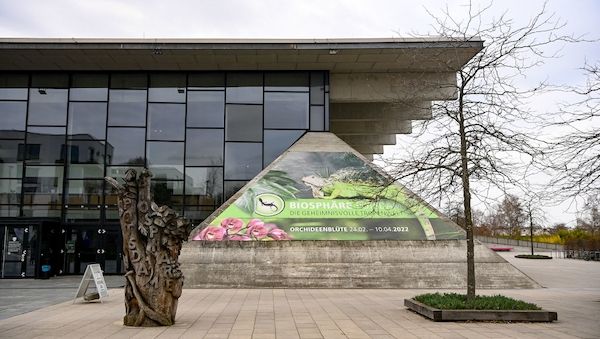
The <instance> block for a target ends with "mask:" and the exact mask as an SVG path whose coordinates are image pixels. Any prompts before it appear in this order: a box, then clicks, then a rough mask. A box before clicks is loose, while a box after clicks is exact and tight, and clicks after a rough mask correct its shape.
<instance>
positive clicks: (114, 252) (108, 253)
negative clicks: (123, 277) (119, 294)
mask: <svg viewBox="0 0 600 339" xmlns="http://www.w3.org/2000/svg"><path fill="white" fill-rule="evenodd" d="M102 231H103V233H102V248H101V251H100V255H101V257H102V261H103V263H104V264H102V263H101V266H102V269H103V270H104V273H105V274H122V273H124V271H123V250H122V247H123V245H122V243H123V236H122V235H121V228H120V226H118V225H117V226H106V229H103V230H102Z"/></svg>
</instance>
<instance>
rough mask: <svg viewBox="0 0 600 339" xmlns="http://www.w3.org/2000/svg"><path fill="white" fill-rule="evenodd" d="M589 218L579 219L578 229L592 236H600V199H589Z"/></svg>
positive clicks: (586, 208) (587, 204) (587, 203)
mask: <svg viewBox="0 0 600 339" xmlns="http://www.w3.org/2000/svg"><path fill="white" fill-rule="evenodd" d="M585 210H586V212H587V214H588V215H587V216H583V217H581V218H577V227H578V228H581V229H584V230H586V231H588V232H590V234H592V235H594V234H600V199H598V198H596V197H594V198H589V199H588V200H587V202H586V204H585Z"/></svg>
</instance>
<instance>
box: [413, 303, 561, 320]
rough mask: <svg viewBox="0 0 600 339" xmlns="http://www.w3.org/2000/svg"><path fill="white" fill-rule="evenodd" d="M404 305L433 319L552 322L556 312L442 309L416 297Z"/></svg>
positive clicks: (556, 317)
mask: <svg viewBox="0 0 600 339" xmlns="http://www.w3.org/2000/svg"><path fill="white" fill-rule="evenodd" d="M404 306H406V307H408V309H410V310H412V311H414V312H416V313H418V314H420V315H422V316H424V317H426V318H429V319H431V320H433V321H526V322H552V321H555V320H557V319H558V316H557V314H556V312H549V311H545V310H506V311H505V310H441V309H437V308H433V307H431V306H427V305H425V304H423V303H420V302H418V301H416V300H414V299H404Z"/></svg>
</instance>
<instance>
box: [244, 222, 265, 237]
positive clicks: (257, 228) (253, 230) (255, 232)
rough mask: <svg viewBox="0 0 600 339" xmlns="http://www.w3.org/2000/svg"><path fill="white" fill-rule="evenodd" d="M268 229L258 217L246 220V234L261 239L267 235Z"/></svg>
mask: <svg viewBox="0 0 600 339" xmlns="http://www.w3.org/2000/svg"><path fill="white" fill-rule="evenodd" d="M267 233H269V229H268V228H266V227H265V223H264V222H262V221H261V220H260V219H252V220H250V222H248V231H246V234H247V235H248V236H250V237H254V238H256V239H262V238H264V237H266V236H267Z"/></svg>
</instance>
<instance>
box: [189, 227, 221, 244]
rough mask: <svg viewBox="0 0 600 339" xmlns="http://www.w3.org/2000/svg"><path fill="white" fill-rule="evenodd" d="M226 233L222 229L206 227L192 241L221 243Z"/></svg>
mask: <svg viewBox="0 0 600 339" xmlns="http://www.w3.org/2000/svg"><path fill="white" fill-rule="evenodd" d="M226 231H227V230H226V229H224V228H223V227H217V226H208V227H206V228H204V229H203V230H202V231H201V232H200V233H199V234H198V235H196V236H195V237H194V240H209V241H221V240H223V237H224V236H225V232H226ZM196 238H199V239H196Z"/></svg>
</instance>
